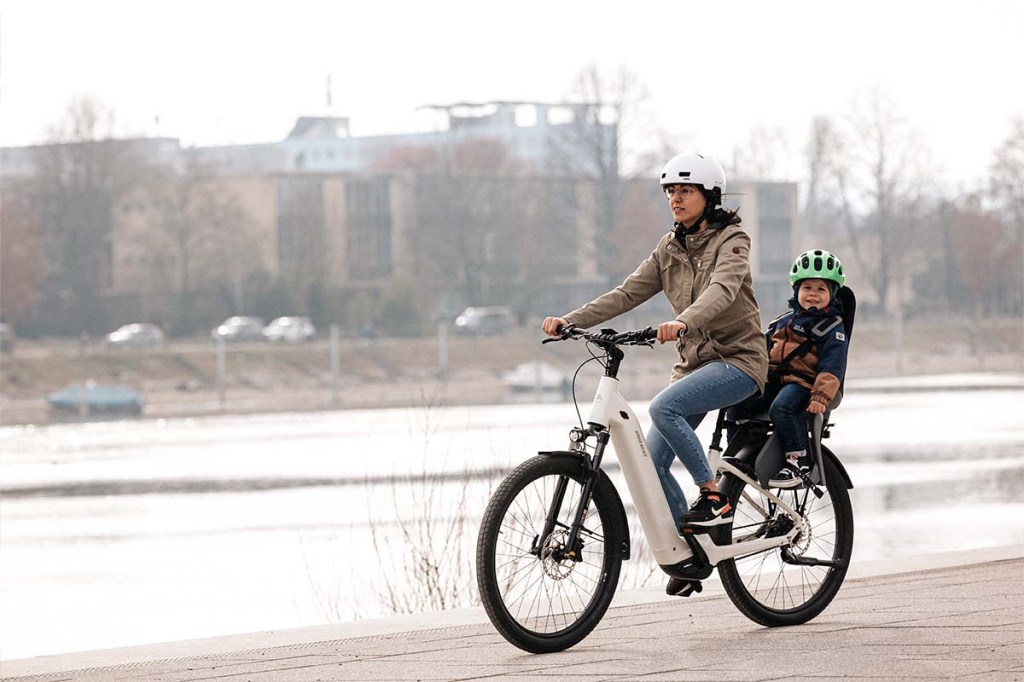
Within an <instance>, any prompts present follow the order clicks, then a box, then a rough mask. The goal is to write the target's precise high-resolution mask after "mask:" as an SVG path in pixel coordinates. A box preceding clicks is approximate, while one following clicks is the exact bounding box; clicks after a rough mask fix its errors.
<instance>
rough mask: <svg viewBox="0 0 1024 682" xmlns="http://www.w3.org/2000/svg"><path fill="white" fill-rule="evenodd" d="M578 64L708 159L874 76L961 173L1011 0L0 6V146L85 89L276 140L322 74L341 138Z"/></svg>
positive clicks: (313, 103) (314, 101) (1008, 23)
mask: <svg viewBox="0 0 1024 682" xmlns="http://www.w3.org/2000/svg"><path fill="white" fill-rule="evenodd" d="M588 62H596V63H597V64H598V65H600V66H602V67H604V68H613V67H616V66H618V65H620V64H626V65H628V66H629V67H630V68H632V69H633V70H634V71H635V72H636V73H637V75H638V76H639V77H640V79H642V80H643V82H644V83H646V85H647V86H648V88H649V90H650V92H651V95H652V98H651V100H650V106H651V107H652V111H653V113H654V116H655V117H656V120H657V122H658V123H659V124H660V126H661V127H662V128H663V129H664V130H665V131H666V132H667V133H668V134H669V135H671V136H672V137H673V138H674V139H677V140H679V141H680V142H681V143H682V142H683V141H685V143H686V144H691V145H693V146H694V147H696V148H698V150H699V151H703V152H706V153H710V154H714V155H718V156H721V157H728V155H729V154H731V150H732V149H733V147H734V146H736V145H739V144H741V143H742V142H743V140H745V139H746V138H747V136H748V135H749V131H750V130H751V129H752V128H755V127H758V126H763V127H771V128H774V127H781V128H782V129H783V130H785V131H786V132H787V134H788V136H789V137H790V138H791V142H792V144H793V146H794V147H795V150H794V151H795V152H799V148H800V147H801V146H802V144H803V138H804V135H805V133H806V130H807V128H808V125H809V123H810V120H811V118H812V117H813V116H814V115H816V114H833V115H837V116H838V115H843V114H844V113H847V112H849V111H850V110H851V100H852V98H853V97H854V95H855V94H856V93H858V92H862V91H864V90H865V89H868V88H881V89H882V90H883V91H884V92H887V93H888V94H889V96H891V98H892V99H893V100H894V101H895V102H896V103H897V105H898V106H899V109H900V111H901V112H902V114H903V115H904V116H905V118H906V119H907V120H908V121H910V122H911V123H912V124H913V125H914V127H916V128H917V129H918V130H919V131H920V134H921V136H922V138H923V139H924V140H925V141H926V143H927V144H928V145H929V147H930V148H931V150H932V153H933V155H934V158H935V160H936V162H937V163H938V164H940V166H941V168H942V169H943V172H944V173H945V174H946V179H947V180H948V181H950V182H952V183H953V184H957V183H956V179H957V178H965V177H966V178H972V177H974V176H977V174H979V173H984V172H985V170H986V168H987V166H988V163H989V160H990V157H991V154H992V151H993V150H994V148H995V147H996V146H997V144H998V143H999V142H1000V141H1001V140H1002V139H1003V138H1005V137H1006V135H1007V133H1008V130H1009V120H1010V118H1011V117H1012V116H1024V87H1022V84H1021V83H1022V81H1024V77H1022V71H1024V3H1021V2H1015V1H1012V0H972V1H971V2H947V1H945V0H942V1H938V2H935V1H932V2H911V1H904V2H896V1H894V0H888V1H879V2H876V1H874V0H868V1H861V2H832V1H813V2H812V1H808V2H786V1H784V0H776V1H775V2H761V1H757V2H754V1H751V2H741V1H737V0H716V1H715V2H707V3H703V4H702V3H697V2H680V1H678V0H676V1H675V2H632V3H626V2H600V1H592V2H575V1H563V2H555V1H551V0H546V1H543V2H541V1H534V0H517V1H515V2H505V3H495V2H483V1H480V0H475V1H472V2H469V1H467V2H461V1H456V0H434V1H433V2H404V1H392V2H377V1H371V0H363V1H359V2H341V1H334V2H327V1H326V0H322V1H320V2H313V1H310V0H290V1H289V2H277V1H271V0H267V1H264V2H259V3H256V2H236V1H234V0H216V1H210V0H207V1H203V2H193V1H191V0H179V1H178V2H173V3H169V2H157V1H153V0H151V1H138V0H137V1H134V2H114V1H109V0H108V1H104V0H93V1H92V2H80V1H74V2H72V1H60V0H22V1H20V2H16V1H13V0H0V145H3V146H10V145H22V144H31V143H38V142H41V141H43V140H45V137H46V130H47V127H48V126H49V125H50V124H52V123H53V122H55V121H56V120H58V119H59V118H60V117H61V116H62V113H63V111H64V109H65V108H66V106H67V104H68V103H69V102H70V101H71V100H72V98H74V97H76V96H80V95H85V94H90V95H94V96H96V97H97V98H98V99H99V100H100V101H102V102H104V103H105V104H107V105H108V106H109V107H110V108H111V109H113V111H114V112H115V114H116V117H117V120H118V122H119V123H120V126H121V130H122V131H123V132H124V133H125V134H141V135H157V134H159V135H162V136H168V137H177V138H180V139H181V141H182V142H183V143H184V144H187V145H193V144H198V145H210V144H231V143H244V142H271V141H276V140H279V139H281V138H283V137H284V136H286V135H287V133H288V132H289V130H290V129H291V127H292V125H293V123H294V121H295V119H296V118H297V117H298V116H302V115H323V114H325V113H328V108H327V103H326V89H327V88H326V81H327V76H328V75H330V77H331V80H332V84H333V107H332V109H331V113H333V114H335V115H340V116H348V117H349V118H350V119H351V128H352V132H353V134H356V135H367V134H376V133H387V132H404V131H408V130H410V129H413V128H415V127H417V126H422V121H423V116H422V114H420V115H417V114H416V108H417V107H420V106H421V105H424V104H440V103H450V102H456V101H487V100H496V99H504V100H510V99H525V100H545V101H550V100H558V99H560V98H562V97H563V96H564V95H565V94H566V92H567V90H568V88H569V85H570V82H571V80H572V78H573V75H574V74H575V73H577V72H578V71H579V70H580V68H581V67H583V66H584V65H585V64H587V63H588Z"/></svg>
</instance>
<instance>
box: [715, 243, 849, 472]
mask: <svg viewBox="0 0 1024 682" xmlns="http://www.w3.org/2000/svg"><path fill="white" fill-rule="evenodd" d="M845 281H846V276H845V275H844V274H843V265H842V263H840V262H839V259H838V258H837V257H836V256H834V255H833V254H831V253H829V252H828V251H825V250H823V249H816V250H813V251H806V252H804V253H802V254H800V256H798V257H797V259H796V262H794V263H793V268H792V269H791V270H790V273H789V283H790V284H792V285H793V298H791V299H790V300H789V307H790V308H791V309H792V310H790V311H789V312H787V313H786V314H784V315H781V316H780V317H778V318H777V319H775V320H773V321H772V323H771V324H770V325H768V331H767V333H766V334H765V335H766V336H767V337H768V344H769V351H768V354H769V359H768V363H769V366H768V383H767V384H766V385H765V388H764V393H762V394H761V395H760V396H754V397H752V398H748V399H747V400H745V401H743V402H742V403H740V404H738V405H736V406H735V407H733V408H731V409H730V410H729V416H730V418H732V419H742V418H745V417H750V416H752V415H753V414H756V413H757V412H759V411H761V410H763V409H764V408H765V407H766V406H768V405H770V406H771V407H770V408H769V410H768V412H769V414H770V415H771V418H772V422H773V423H774V424H775V432H776V433H777V434H778V435H779V439H780V440H781V441H782V447H783V450H784V452H785V453H786V466H785V467H784V468H783V469H782V471H780V472H779V473H778V474H777V475H776V477H775V478H773V479H771V480H770V481H769V485H771V486H773V487H777V488H795V487H797V486H799V485H801V479H800V477H799V474H800V473H804V474H806V473H808V472H810V470H811V468H812V467H813V465H814V463H813V461H812V457H811V456H810V455H808V454H807V427H806V426H805V425H804V420H803V418H802V413H803V412H804V411H805V410H806V411H807V412H809V413H811V414H820V413H822V412H824V411H825V410H826V409H827V408H828V406H829V404H830V403H831V402H832V399H833V398H835V396H836V392H837V391H838V390H839V387H840V385H841V384H842V381H843V376H844V375H845V373H846V351H847V343H846V340H847V339H846V329H845V327H844V326H843V323H842V322H841V321H838V323H837V324H836V325H835V326H834V327H832V328H831V329H829V330H828V332H827V333H825V334H824V335H822V336H821V338H819V339H818V341H817V342H812V343H807V344H805V342H806V341H808V337H809V336H810V333H811V331H810V330H811V329H813V328H815V326H817V327H818V330H819V333H820V331H821V330H823V329H826V328H828V327H829V326H830V324H831V323H832V322H834V321H835V317H836V316H837V315H839V316H842V314H843V310H842V304H841V303H840V301H839V299H838V298H837V297H836V294H837V292H838V291H839V287H841V286H843V284H844V283H845ZM802 344H804V345H802ZM798 348H799V349H800V350H799V351H798V350H797V349H798Z"/></svg>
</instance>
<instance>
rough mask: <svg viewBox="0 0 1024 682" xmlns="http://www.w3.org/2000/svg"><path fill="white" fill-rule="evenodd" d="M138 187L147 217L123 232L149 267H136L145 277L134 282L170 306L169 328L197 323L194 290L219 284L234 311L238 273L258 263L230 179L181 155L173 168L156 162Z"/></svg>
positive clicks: (240, 305)
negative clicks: (151, 176)
mask: <svg viewBox="0 0 1024 682" xmlns="http://www.w3.org/2000/svg"><path fill="white" fill-rule="evenodd" d="M144 194H145V197H146V198H147V199H148V203H149V206H150V208H151V211H150V213H151V214H152V216H153V217H152V220H151V221H147V222H145V223H143V224H142V225H141V229H139V230H137V231H136V232H135V233H134V234H133V235H131V239H132V240H133V241H134V242H135V244H136V245H137V247H138V248H140V249H141V250H143V251H144V252H145V253H146V254H147V256H148V257H147V262H148V264H149V266H150V267H149V268H148V269H147V270H146V271H145V272H144V273H143V276H144V277H146V278H147V279H148V281H144V282H137V283H136V286H137V287H139V288H141V289H148V290H149V291H151V292H158V295H159V293H162V296H163V297H164V299H165V301H166V303H167V304H170V307H171V309H172V310H173V315H172V318H173V319H172V320H171V325H172V328H174V329H177V330H179V331H194V329H196V328H198V325H199V324H200V322H201V320H199V319H196V318H197V315H201V313H202V310H201V309H200V308H199V307H198V306H196V305H195V300H194V296H195V294H196V293H197V292H199V291H205V292H210V291H216V290H220V291H221V292H223V294H224V295H225V296H226V297H227V298H228V299H229V303H230V307H231V308H232V309H234V310H237V311H242V310H243V309H244V304H245V300H244V299H245V287H244V282H245V278H246V277H247V275H249V274H250V273H252V272H254V271H256V270H259V268H260V267H261V265H262V262H261V259H260V258H259V254H258V251H257V250H256V246H255V244H254V243H253V242H252V240H251V239H248V238H247V237H246V234H245V230H244V228H245V225H246V222H247V221H248V220H249V218H248V216H247V215H246V213H245V211H244V210H243V209H242V207H241V205H240V203H239V201H238V199H237V197H236V196H235V193H234V191H233V189H232V187H231V184H230V179H229V178H227V177H223V176H220V175H217V174H216V173H214V172H213V171H212V169H210V168H207V167H205V166H203V165H202V164H201V163H199V162H197V161H196V160H194V159H188V160H186V162H185V164H184V165H183V167H181V168H180V169H177V170H176V169H171V168H166V169H163V172H162V173H161V174H160V176H159V177H158V178H157V181H155V182H152V183H150V184H149V186H148V187H147V188H146V190H145V193H144Z"/></svg>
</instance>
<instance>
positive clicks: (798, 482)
mask: <svg viewBox="0 0 1024 682" xmlns="http://www.w3.org/2000/svg"><path fill="white" fill-rule="evenodd" d="M813 466H814V460H813V458H812V457H811V456H810V455H808V454H807V451H806V450H800V451H799V452H787V453H786V464H785V466H783V467H782V470H781V471H779V473H777V474H775V478H773V479H771V480H769V481H768V487H769V488H798V487H800V486H802V485H803V484H804V482H803V479H801V478H800V474H809V473H811V468H812V467H813Z"/></svg>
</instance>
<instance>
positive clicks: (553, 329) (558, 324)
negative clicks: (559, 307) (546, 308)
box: [540, 317, 569, 336]
mask: <svg viewBox="0 0 1024 682" xmlns="http://www.w3.org/2000/svg"><path fill="white" fill-rule="evenodd" d="M567 324H569V323H568V322H566V321H565V320H564V319H562V318H561V317H545V318H544V322H543V324H541V326H540V328H541V329H543V330H544V333H545V334H547V335H548V336H561V335H562V333H561V332H560V331H559V330H560V329H561V328H562V327H564V326H565V325H567Z"/></svg>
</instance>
